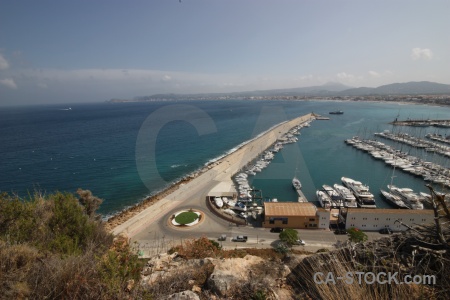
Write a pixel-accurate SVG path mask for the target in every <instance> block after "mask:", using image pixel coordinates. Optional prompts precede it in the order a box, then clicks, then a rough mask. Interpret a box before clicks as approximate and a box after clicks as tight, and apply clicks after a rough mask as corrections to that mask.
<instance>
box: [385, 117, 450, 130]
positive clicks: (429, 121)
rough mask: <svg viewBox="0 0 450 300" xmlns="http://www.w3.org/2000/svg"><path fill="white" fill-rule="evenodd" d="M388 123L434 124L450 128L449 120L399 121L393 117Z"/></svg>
mask: <svg viewBox="0 0 450 300" xmlns="http://www.w3.org/2000/svg"><path fill="white" fill-rule="evenodd" d="M389 124H392V125H394V126H415V127H428V126H435V127H444V128H450V120H430V119H427V120H419V119H415V120H413V119H407V120H404V121H400V120H397V119H395V120H394V121H393V122H390V123H389Z"/></svg>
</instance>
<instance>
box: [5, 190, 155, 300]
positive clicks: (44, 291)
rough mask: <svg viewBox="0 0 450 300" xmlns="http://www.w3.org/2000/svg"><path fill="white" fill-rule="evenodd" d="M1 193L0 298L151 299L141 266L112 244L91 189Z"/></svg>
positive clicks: (124, 246)
mask: <svg viewBox="0 0 450 300" xmlns="http://www.w3.org/2000/svg"><path fill="white" fill-rule="evenodd" d="M78 194H79V195H80V197H81V198H84V199H81V198H80V199H77V198H76V197H75V196H74V195H72V194H69V193H54V194H50V195H47V196H45V197H44V196H42V195H41V194H39V193H35V194H34V195H32V196H31V197H30V198H29V199H26V200H24V199H20V198H19V197H17V196H15V195H12V196H11V195H8V194H6V193H3V194H0V290H1V295H0V299H3V298H5V299H26V298H29V299H147V298H148V295H147V293H145V292H144V291H143V289H142V287H141V286H140V285H139V283H138V280H139V278H140V271H141V270H142V262H141V261H140V260H138V256H137V255H136V254H135V253H133V252H132V251H131V250H130V246H129V244H128V240H127V239H126V238H122V239H118V242H114V243H113V236H112V235H111V234H110V233H108V232H107V231H106V230H105V228H104V226H103V223H102V222H101V220H100V219H99V218H98V216H97V215H96V214H95V209H96V208H97V207H98V204H99V203H100V202H101V200H100V199H98V198H96V197H94V196H92V193H91V192H89V191H83V190H79V191H78Z"/></svg>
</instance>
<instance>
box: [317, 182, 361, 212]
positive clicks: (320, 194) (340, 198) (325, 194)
mask: <svg viewBox="0 0 450 300" xmlns="http://www.w3.org/2000/svg"><path fill="white" fill-rule="evenodd" d="M343 178H344V177H343ZM316 197H317V200H318V201H319V203H320V205H321V206H322V207H323V208H325V209H330V208H341V207H358V204H357V198H356V197H355V195H354V194H353V192H352V191H351V190H350V189H349V188H347V187H345V186H343V185H340V184H334V185H333V187H331V186H329V185H326V184H324V185H323V186H322V189H321V190H318V191H316Z"/></svg>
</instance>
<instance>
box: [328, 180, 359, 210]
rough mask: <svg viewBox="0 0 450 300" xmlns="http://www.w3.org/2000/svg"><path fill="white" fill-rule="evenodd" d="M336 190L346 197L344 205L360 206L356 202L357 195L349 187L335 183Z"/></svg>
mask: <svg viewBox="0 0 450 300" xmlns="http://www.w3.org/2000/svg"><path fill="white" fill-rule="evenodd" d="M333 187H334V189H335V190H336V192H338V193H339V195H341V197H342V198H343V199H344V207H358V204H357V203H356V197H355V195H353V193H352V191H350V190H349V189H348V188H346V187H345V186H343V185H340V184H337V183H336V184H335V185H333Z"/></svg>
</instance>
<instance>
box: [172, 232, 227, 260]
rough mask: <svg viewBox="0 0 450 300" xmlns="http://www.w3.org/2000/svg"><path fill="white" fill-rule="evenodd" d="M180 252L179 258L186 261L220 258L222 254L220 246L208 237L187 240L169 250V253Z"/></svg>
mask: <svg viewBox="0 0 450 300" xmlns="http://www.w3.org/2000/svg"><path fill="white" fill-rule="evenodd" d="M173 252H178V256H180V257H182V258H185V259H199V258H206V257H218V256H219V255H220V253H221V248H220V245H219V244H218V243H217V242H216V241H212V240H209V239H208V238H207V237H204V236H203V237H201V238H198V239H190V240H186V241H185V242H184V243H183V244H181V245H179V246H176V247H174V248H172V249H170V250H169V253H173Z"/></svg>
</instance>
